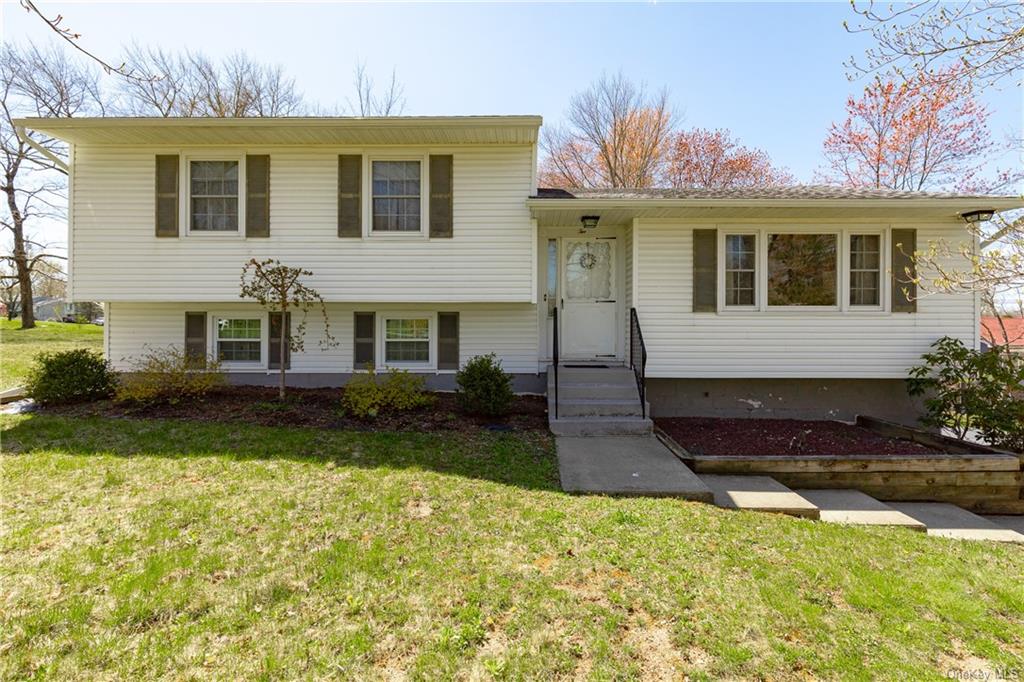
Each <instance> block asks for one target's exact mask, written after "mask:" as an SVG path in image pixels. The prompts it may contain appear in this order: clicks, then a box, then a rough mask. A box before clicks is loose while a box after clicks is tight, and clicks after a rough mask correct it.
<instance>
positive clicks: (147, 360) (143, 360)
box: [115, 346, 227, 405]
mask: <svg viewBox="0 0 1024 682" xmlns="http://www.w3.org/2000/svg"><path fill="white" fill-rule="evenodd" d="M226 383H227V381H226V379H225V378H224V375H223V374H222V373H221V371H220V363H219V362H218V361H217V359H216V358H201V357H196V356H194V355H190V354H188V353H186V352H185V349H184V348H179V347H177V346H167V347H166V348H146V349H145V352H144V353H143V354H142V355H141V356H140V357H138V358H137V359H135V360H134V361H133V362H132V369H131V372H129V373H127V374H125V375H123V376H122V377H121V381H120V384H119V385H118V387H117V394H116V396H115V399H116V400H119V401H123V402H134V403H141V404H157V403H169V404H172V405H173V404H176V403H178V402H180V401H182V400H201V399H202V398H203V397H205V396H206V394H208V393H209V392H210V391H211V390H213V389H215V388H220V387H221V386H224V385H225V384H226Z"/></svg>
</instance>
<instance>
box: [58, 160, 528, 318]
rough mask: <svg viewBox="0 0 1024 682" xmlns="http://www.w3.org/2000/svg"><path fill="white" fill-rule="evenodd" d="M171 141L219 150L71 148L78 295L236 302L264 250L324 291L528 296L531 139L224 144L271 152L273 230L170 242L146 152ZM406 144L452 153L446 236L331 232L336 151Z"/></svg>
mask: <svg viewBox="0 0 1024 682" xmlns="http://www.w3.org/2000/svg"><path fill="white" fill-rule="evenodd" d="M179 151H180V152H181V153H184V154H187V153H190V152H192V151H201V152H202V153H203V154H209V153H211V152H213V153H216V150H212V149H200V150H176V149H168V148H166V147H161V148H124V147H116V146H88V145H78V146H76V149H75V169H74V170H75V178H74V182H75V192H74V195H73V202H74V203H73V207H72V209H73V214H74V216H75V221H74V235H73V240H72V259H73V266H74V277H73V279H72V284H71V286H72V290H71V292H70V293H71V296H72V297H73V298H74V299H76V300H101V301H102V300H110V301H113V300H117V301H168V302H169V301H181V300H188V301H223V300H231V299H232V298H234V297H236V296H237V295H238V277H239V273H240V272H241V269H242V264H243V263H244V262H245V261H246V260H248V259H249V258H252V257H256V258H268V257H273V258H278V259H280V260H281V261H282V262H284V263H287V264H290V265H296V266H302V267H304V268H307V269H309V270H312V271H313V272H314V276H313V278H312V279H311V282H310V283H311V284H312V285H313V286H314V287H316V288H317V289H318V290H319V291H320V292H321V294H322V295H323V296H324V297H325V298H326V299H327V300H329V301H382V302H388V301H404V302H415V301H453V302H454V301H503V302H523V303H528V302H530V301H531V297H532V294H533V273H534V265H533V260H532V257H531V256H532V253H533V251H532V249H533V246H532V234H533V233H532V226H531V222H530V215H529V211H528V210H527V208H526V206H525V197H526V196H528V195H529V194H530V192H531V179H532V174H533V168H532V149H531V147H530V146H528V145H523V146H493V147H467V148H462V147H457V148H412V149H410V150H403V149H395V148H376V149H374V148H365V149H353V148H344V149H340V148H339V149H332V148H316V149H314V148H287V149H284V148H282V149H276V148H275V149H267V148H262V149H251V148H234V149H231V150H225V151H226V152H227V153H230V154H239V153H245V152H248V153H269V154H270V156H271V186H270V215H271V223H270V237H269V238H267V239H258V240H257V239H242V238H239V237H237V236H235V235H225V236H220V235H217V236H210V235H199V236H192V237H189V236H186V235H185V232H184V230H183V231H182V236H181V237H179V238H177V239H157V238H156V237H155V236H154V234H153V233H154V209H153V206H154V182H155V178H154V173H155V155H156V154H158V153H178V152H179ZM403 151H409V152H410V153H414V154H417V155H423V154H429V153H439V154H443V153H447V154H453V155H454V157H455V158H454V177H453V192H454V238H452V239H436V240H428V239H426V238H424V237H421V236H419V235H416V236H414V237H404V236H403V237H401V238H393V237H392V238H388V237H380V236H371V237H366V238H363V239H339V238H338V236H337V207H338V197H337V174H338V161H337V156H338V154H339V153H362V154H366V155H370V156H372V155H373V154H387V155H394V154H401V153H402V152H403ZM182 184H183V185H184V180H183V183H182ZM425 218H426V217H425V216H424V220H425Z"/></svg>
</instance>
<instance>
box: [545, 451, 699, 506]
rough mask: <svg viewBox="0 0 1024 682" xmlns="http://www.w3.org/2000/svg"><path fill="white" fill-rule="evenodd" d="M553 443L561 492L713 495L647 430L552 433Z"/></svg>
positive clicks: (656, 495) (676, 495)
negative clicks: (605, 433) (623, 433)
mask: <svg viewBox="0 0 1024 682" xmlns="http://www.w3.org/2000/svg"><path fill="white" fill-rule="evenodd" d="M555 448H556V450H557V452H558V474H559V476H560V477H561V480H562V490H564V491H566V492H567V493H590V494H604V495H638V496H650V497H679V498H682V499H685V500H696V501H699V502H711V501H712V499H713V496H712V494H711V491H710V490H709V489H708V487H707V486H706V485H704V484H703V483H701V481H700V479H699V478H698V477H697V475H696V474H694V473H693V472H692V471H690V470H689V469H688V468H687V467H686V465H685V464H683V463H682V462H680V461H679V460H678V459H677V458H676V456H675V455H673V454H672V453H671V452H669V450H668V449H667V448H666V447H665V446H664V445H662V444H661V443H660V442H659V441H658V440H657V439H656V438H654V437H653V436H592V437H569V436H558V437H556V438H555Z"/></svg>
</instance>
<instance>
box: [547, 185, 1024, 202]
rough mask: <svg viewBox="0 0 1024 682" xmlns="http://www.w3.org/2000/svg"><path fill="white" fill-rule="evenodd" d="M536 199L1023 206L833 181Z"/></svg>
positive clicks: (553, 193) (551, 194)
mask: <svg viewBox="0 0 1024 682" xmlns="http://www.w3.org/2000/svg"><path fill="white" fill-rule="evenodd" d="M534 198H536V199H582V200H594V199H598V200H601V199H609V200H675V199H682V200H694V199H736V200H745V199H756V200H819V199H820V200H842V199H855V200H858V201H859V200H864V199H868V200H877V199H884V200H922V199H926V200H927V199H934V200H958V201H962V200H989V199H991V200H994V201H1000V200H1006V201H1010V202H1014V203H1017V204H1019V205H1020V206H1021V207H1024V199H1022V198H1021V197H1019V196H988V195H978V194H956V193H949V192H907V191H902V190H892V189H875V188H873V187H840V186H836V185H777V186H763V187H722V188H703V187H685V188H682V189H624V188H608V189H559V188H547V187H542V188H539V189H538V190H537V194H536V195H535V196H534Z"/></svg>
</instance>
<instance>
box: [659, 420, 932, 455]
mask: <svg viewBox="0 0 1024 682" xmlns="http://www.w3.org/2000/svg"><path fill="white" fill-rule="evenodd" d="M655 423H657V425H658V426H660V427H661V428H662V429H664V431H665V432H666V433H668V435H670V436H671V437H672V439H673V440H675V441H676V442H677V443H679V444H680V445H681V446H683V447H684V448H685V449H686V450H687V451H689V452H690V453H692V454H694V455H742V456H758V455H760V456H765V457H786V456H794V455H836V456H846V455H930V454H942V451H941V450H939V449H937V448H932V447H928V446H926V445H921V444H920V443H914V442H912V441H909V440H902V439H900V438H888V437H886V436H882V435H880V434H877V433H875V432H874V431H870V430H868V429H865V428H863V427H860V426H854V425H852V424H843V423H842V422H834V421H806V420H800V419H715V418H703V417H679V418H672V419H656V420H655Z"/></svg>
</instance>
